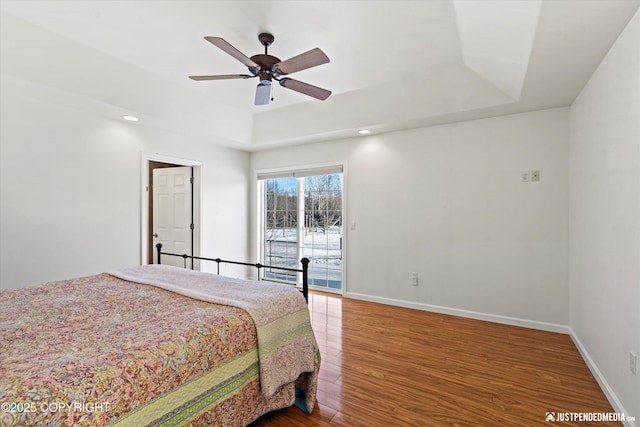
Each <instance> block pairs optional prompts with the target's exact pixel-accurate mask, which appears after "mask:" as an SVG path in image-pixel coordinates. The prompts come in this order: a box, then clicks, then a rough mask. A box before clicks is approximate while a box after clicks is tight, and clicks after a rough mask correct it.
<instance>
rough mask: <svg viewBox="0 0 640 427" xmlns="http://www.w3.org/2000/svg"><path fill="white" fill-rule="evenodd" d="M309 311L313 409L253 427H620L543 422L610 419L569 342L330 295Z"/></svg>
mask: <svg viewBox="0 0 640 427" xmlns="http://www.w3.org/2000/svg"><path fill="white" fill-rule="evenodd" d="M309 308H310V311H311V320H312V324H313V329H314V331H315V334H316V337H317V339H318V344H319V346H320V350H321V354H322V364H321V369H320V381H319V385H318V388H319V392H318V403H317V406H316V408H315V409H314V411H313V413H312V414H311V415H306V414H304V413H303V412H302V411H300V410H299V409H298V408H296V407H292V408H287V409H283V410H280V411H275V412H272V413H270V414H267V415H265V416H263V417H261V418H260V419H258V420H257V421H256V422H254V423H253V424H251V427H262V426H265V427H274V426H287V427H288V426H302V427H304V426H344V427H357V426H366V427H371V426H430V427H439V426H457V427H466V426H469V427H471V426H473V427H477V426H522V427H531V426H537V425H540V426H547V427H548V426H550V425H553V426H578V425H579V426H598V425H602V426H620V425H622V424H621V423H614V422H601V423H595V422H592V423H588V422H573V423H572V422H564V421H562V422H561V421H556V422H551V423H550V422H547V421H546V420H545V417H546V416H547V413H550V412H553V413H556V414H558V413H566V412H578V413H579V412H590V413H591V412H598V413H600V412H613V409H612V407H611V405H610V404H609V402H608V401H607V399H606V397H605V396H604V394H603V392H602V390H601V389H600V387H599V386H598V384H597V383H596V381H595V379H594V378H593V376H592V375H591V372H590V371H589V369H588V368H587V366H586V364H585V362H584V361H583V359H582V358H581V356H580V354H579V353H578V350H577V349H576V347H575V346H574V344H573V342H572V341H571V338H570V337H569V336H568V335H564V334H557V333H551V332H543V331H537V330H533V329H527V328H520V327H516V326H508V325H501V324H496V323H490V322H483V321H479V320H471V319H465V318H460V317H454V316H447V315H442V314H436V313H429V312H424V311H418V310H411V309H405V308H399V307H392V306H387V305H382V304H375V303H370V302H364V301H358V300H353V299H346V298H345V299H343V298H340V297H337V296H333V295H330V294H320V293H313V294H311V295H310V301H309ZM556 416H557V417H558V418H559V417H560V415H556Z"/></svg>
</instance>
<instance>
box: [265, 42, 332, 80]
mask: <svg viewBox="0 0 640 427" xmlns="http://www.w3.org/2000/svg"><path fill="white" fill-rule="evenodd" d="M327 62H329V57H328V56H327V55H325V53H324V52H323V51H321V50H320V49H318V48H315V49H311V50H309V51H307V52H304V53H301V54H300V55H297V56H294V57H293V58H289V59H287V60H285V61H282V62H278V63H277V64H275V65H274V66H273V69H274V70H275V71H277V72H278V73H279V74H283V75H284V74H291V73H295V72H296V71H301V70H306V69H307V68H311V67H315V66H316V65H321V64H326V63H327Z"/></svg>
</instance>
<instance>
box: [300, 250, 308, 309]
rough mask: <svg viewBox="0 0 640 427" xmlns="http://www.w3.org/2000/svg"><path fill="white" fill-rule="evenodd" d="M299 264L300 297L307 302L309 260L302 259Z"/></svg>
mask: <svg viewBox="0 0 640 427" xmlns="http://www.w3.org/2000/svg"><path fill="white" fill-rule="evenodd" d="M300 262H301V263H302V295H303V296H304V299H305V300H306V301H307V302H309V258H307V257H304V258H302V259H301V260H300Z"/></svg>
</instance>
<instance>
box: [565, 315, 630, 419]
mask: <svg viewBox="0 0 640 427" xmlns="http://www.w3.org/2000/svg"><path fill="white" fill-rule="evenodd" d="M569 336H570V337H571V339H572V340H573V343H574V344H575V345H576V347H577V348H578V351H579V352H580V355H581V356H582V358H583V359H584V361H585V363H586V364H587V367H589V370H590V371H591V373H592V374H593V376H594V378H595V379H596V381H597V382H598V385H600V388H601V389H602V392H603V393H604V395H605V396H606V397H607V400H609V403H610V404H611V406H612V407H613V411H614V412H617V413H622V414H624V415H625V416H627V415H632V416H636V417H637V415H636V414H629V413H628V412H627V411H626V410H625V409H624V406H622V403H620V400H619V399H618V396H616V394H615V393H614V392H613V389H611V387H610V386H609V383H608V382H607V380H606V379H605V378H604V375H602V372H600V369H598V366H597V365H596V364H595V362H594V361H593V359H592V358H591V356H590V355H589V352H587V349H586V348H585V347H584V345H582V342H581V341H580V339H579V338H578V336H577V335H576V334H575V332H573V329H571V327H569ZM637 421H638V420H635V421H627V420H626V419H625V420H624V421H623V422H622V423H623V424H624V425H625V427H637V424H636V422H637Z"/></svg>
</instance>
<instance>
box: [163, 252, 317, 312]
mask: <svg viewBox="0 0 640 427" xmlns="http://www.w3.org/2000/svg"><path fill="white" fill-rule="evenodd" d="M156 251H157V254H158V264H162V262H161V259H162V255H169V256H175V257H180V258H182V259H183V262H184V268H187V259H192V260H194V259H197V260H201V261H214V262H215V263H216V264H217V273H218V274H220V264H221V263H225V264H236V265H246V266H249V267H255V268H256V269H257V271H258V280H263V279H261V276H260V270H261V269H263V268H269V269H274V270H282V271H292V272H296V273H302V291H301V292H302V295H303V296H304V299H305V300H306V301H307V302H309V262H310V261H309V258H307V257H304V258H302V259H301V260H300V263H301V264H302V269H296V268H287V267H278V266H273V265H264V264H260V263H255V264H252V263H248V262H240V261H230V260H225V259H220V258H204V257H198V256H193V255H187V254H172V253H169V252H162V243H158V244H156Z"/></svg>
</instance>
